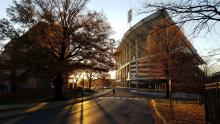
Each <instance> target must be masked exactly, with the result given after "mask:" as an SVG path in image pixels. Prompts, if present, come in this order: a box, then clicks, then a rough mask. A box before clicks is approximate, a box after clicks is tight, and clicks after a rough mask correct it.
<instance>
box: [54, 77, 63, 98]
mask: <svg viewBox="0 0 220 124" xmlns="http://www.w3.org/2000/svg"><path fill="white" fill-rule="evenodd" d="M54 83H55V94H54V100H62V99H63V96H62V92H63V87H62V85H63V83H64V79H63V76H62V75H61V74H57V76H56V78H55V80H54Z"/></svg>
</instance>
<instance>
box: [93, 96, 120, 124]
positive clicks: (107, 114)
mask: <svg viewBox="0 0 220 124" xmlns="http://www.w3.org/2000/svg"><path fill="white" fill-rule="evenodd" d="M95 102H96V103H97V104H96V105H97V107H98V108H99V109H100V110H101V112H103V115H104V117H105V118H106V119H107V120H108V122H110V123H111V124H119V122H117V120H115V118H114V117H113V116H112V115H111V114H110V113H109V112H108V111H106V109H105V107H103V106H102V105H101V104H100V103H99V102H100V100H98V99H97V100H96V101H95Z"/></svg>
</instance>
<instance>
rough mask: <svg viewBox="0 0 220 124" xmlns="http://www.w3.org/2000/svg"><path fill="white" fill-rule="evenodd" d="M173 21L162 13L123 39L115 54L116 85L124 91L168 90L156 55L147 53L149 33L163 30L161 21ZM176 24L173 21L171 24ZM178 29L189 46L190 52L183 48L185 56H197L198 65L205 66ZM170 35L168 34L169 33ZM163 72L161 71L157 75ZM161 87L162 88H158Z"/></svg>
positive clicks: (131, 31) (141, 23) (137, 24)
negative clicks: (130, 89)
mask: <svg viewBox="0 0 220 124" xmlns="http://www.w3.org/2000/svg"><path fill="white" fill-rule="evenodd" d="M166 19H169V21H172V19H171V18H170V17H169V15H168V14H167V12H166V11H165V10H159V11H157V12H156V13H153V14H152V15H150V16H148V17H146V18H144V19H142V20H141V21H139V22H138V23H136V24H135V25H134V26H132V27H131V28H130V29H129V30H128V31H127V32H126V33H125V34H124V37H123V38H122V40H121V42H120V44H119V46H118V48H117V49H116V51H115V53H114V58H115V60H116V65H117V71H116V82H117V85H118V86H121V87H152V86H153V87H160V88H165V85H166V84H164V82H165V80H166V78H167V77H166V74H165V72H164V71H163V70H162V69H161V68H163V67H161V68H160V69H159V68H158V65H156V64H155V63H154V62H153V61H152V60H154V58H156V57H157V55H156V54H155V55H149V54H148V53H147V52H146V49H148V45H147V43H148V41H149V36H150V31H151V29H152V27H154V26H160V24H161V20H166ZM172 22H173V21H172ZM174 26H175V27H176V28H178V33H179V35H181V36H183V37H184V41H183V42H184V43H185V44H187V48H184V50H183V51H184V52H186V53H187V52H188V53H190V54H193V55H196V60H197V61H196V62H195V64H197V65H200V64H203V63H204V61H203V60H202V59H201V57H200V56H199V55H198V54H197V51H196V50H195V49H194V47H193V46H192V45H191V44H190V42H189V41H188V40H187V38H186V37H185V36H184V34H183V33H182V31H181V29H180V28H179V27H178V26H176V25H174ZM168 33H169V32H168ZM158 70H161V71H158ZM155 84H161V85H155Z"/></svg>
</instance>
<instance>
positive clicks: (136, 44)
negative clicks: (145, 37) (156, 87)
mask: <svg viewBox="0 0 220 124" xmlns="http://www.w3.org/2000/svg"><path fill="white" fill-rule="evenodd" d="M135 53H136V57H135V59H136V88H138V80H137V78H138V61H137V59H138V39H135Z"/></svg>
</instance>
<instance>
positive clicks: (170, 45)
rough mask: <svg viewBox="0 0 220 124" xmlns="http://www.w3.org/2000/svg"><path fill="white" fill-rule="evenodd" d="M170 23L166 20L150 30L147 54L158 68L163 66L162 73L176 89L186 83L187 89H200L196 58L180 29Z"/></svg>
mask: <svg viewBox="0 0 220 124" xmlns="http://www.w3.org/2000/svg"><path fill="white" fill-rule="evenodd" d="M171 23H172V22H171V20H170V19H169V18H168V19H164V20H161V21H160V24H159V25H157V26H155V27H152V28H151V31H150V33H149V36H148V42H147V54H148V55H155V56H156V57H155V58H154V59H155V60H154V62H155V63H156V64H157V65H158V67H161V64H162V65H163V69H162V71H164V73H165V75H166V77H167V79H169V78H171V79H172V80H173V82H174V83H176V86H177V87H176V88H178V84H179V83H188V84H189V86H190V87H187V89H190V88H193V89H201V88H202V84H201V81H200V80H199V75H198V68H197V65H196V61H195V60H196V56H195V55H194V53H193V52H192V51H191V50H190V43H189V41H187V39H186V38H185V36H184V34H183V33H182V31H181V30H180V28H179V27H177V26H176V25H171ZM158 69H159V68H158ZM198 87H199V88H198ZM185 89H186V87H185Z"/></svg>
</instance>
